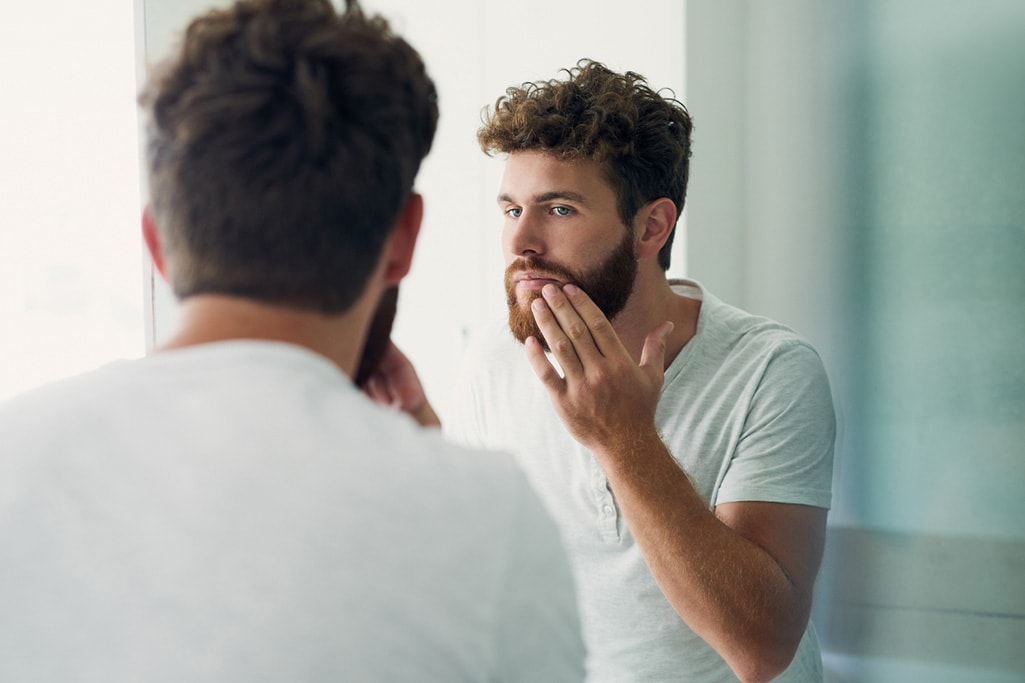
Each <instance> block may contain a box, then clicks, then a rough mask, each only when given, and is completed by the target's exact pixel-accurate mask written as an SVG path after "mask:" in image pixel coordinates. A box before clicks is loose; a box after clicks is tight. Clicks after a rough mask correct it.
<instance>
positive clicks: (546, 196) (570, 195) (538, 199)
mask: <svg viewBox="0 0 1025 683" xmlns="http://www.w3.org/2000/svg"><path fill="white" fill-rule="evenodd" d="M533 199H534V203H535V204H544V203H545V202H551V201H555V200H558V199H562V200H566V201H570V202H576V203H577V204H582V205H584V206H587V205H588V204H589V202H588V201H587V198H586V197H584V195H582V194H580V193H579V192H572V191H570V190H553V191H551V192H542V193H541V194H539V195H534V198H533ZM498 201H499V202H509V203H511V204H515V203H516V202H515V201H513V198H512V197H510V196H509V195H508V194H506V193H504V192H503V193H502V194H500V195H498Z"/></svg>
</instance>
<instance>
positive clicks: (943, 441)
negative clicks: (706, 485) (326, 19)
mask: <svg viewBox="0 0 1025 683" xmlns="http://www.w3.org/2000/svg"><path fill="white" fill-rule="evenodd" d="M214 4H217V3H215V2H210V1H209V0H134V7H133V6H132V5H131V4H130V3H126V2H125V1H124V0H96V1H95V2H92V3H88V4H81V3H73V2H70V0H53V1H51V2H48V3H45V4H39V3H36V4H29V3H21V4H20V5H18V7H17V8H16V9H12V8H8V9H7V10H5V20H4V22H3V23H2V24H0V46H2V47H0V50H2V51H3V56H4V58H3V59H0V82H2V83H4V85H5V88H4V93H3V95H2V97H3V106H2V107H0V188H2V189H0V197H2V201H0V400H2V399H3V398H5V397H7V396H10V395H12V394H14V393H17V392H19V391H22V390H24V389H27V388H30V387H32V386H36V385H38V384H40V383H43V382H45V381H48V380H51V379H55V378H58V377H62V376H66V375H69V374H73V373H76V372H80V371H83V370H86V369H89V368H92V367H95V366H96V365H98V364H100V363H103V362H106V361H108V360H111V359H113V358H121V357H139V356H142V355H144V354H145V353H146V352H147V350H149V349H152V347H153V345H154V344H158V343H159V342H160V340H162V339H163V338H165V337H166V336H167V334H168V333H169V332H170V331H171V330H172V329H173V327H174V324H175V305H174V302H173V300H172V298H171V297H170V296H169V295H168V293H167V290H166V288H165V287H164V286H163V284H162V283H161V282H160V280H159V277H155V276H154V273H153V272H152V269H151V268H150V267H149V264H148V263H147V262H146V260H145V258H144V251H143V247H142V244H141V241H140V239H139V214H140V211H141V207H142V205H143V204H144V203H145V200H146V187H145V183H144V182H142V180H141V179H140V174H139V134H138V133H139V122H138V117H137V111H136V106H135V95H136V92H137V90H138V87H139V85H140V84H141V82H142V81H143V80H144V79H145V74H146V69H147V66H148V65H149V64H151V63H153V62H154V61H156V60H157V59H159V58H160V57H162V56H163V55H164V54H166V52H167V51H168V50H169V49H170V47H171V45H173V43H174V42H175V41H176V40H177V37H178V35H179V34H180V31H181V30H182V28H183V27H184V25H185V23H186V21H187V20H188V18H189V17H191V16H192V15H194V14H196V13H198V12H199V11H202V10H204V9H206V8H207V7H209V6H211V5H214ZM364 6H365V7H366V8H367V9H369V10H372V11H379V12H381V13H383V14H384V15H385V16H387V17H389V18H390V19H391V20H392V23H393V25H394V27H395V28H396V29H397V30H398V31H399V32H400V33H402V34H403V35H405V36H406V37H407V38H408V39H409V41H410V42H411V43H412V44H413V45H415V46H416V47H417V48H418V49H419V50H420V51H421V53H422V54H423V55H424V58H425V60H426V62H427V64H428V67H429V69H430V71H431V72H432V74H433V76H434V77H435V80H436V81H437V83H438V87H439V94H440V99H441V109H442V118H441V124H440V129H439V133H438V137H437V141H436V144H435V148H434V151H433V152H432V154H431V156H430V157H429V158H428V160H427V162H426V163H425V165H424V167H423V170H422V172H421V175H420V178H419V181H418V189H419V190H420V191H422V192H423V193H424V195H425V197H426V202H427V204H426V217H425V224H424V229H423V233H422V237H421V244H420V249H419V251H418V255H417V258H416V261H415V263H414V269H413V272H412V274H411V275H410V277H409V278H408V280H407V281H406V283H405V284H404V286H403V290H402V297H401V299H400V304H399V317H398V320H397V325H396V330H395V338H396V341H397V342H398V343H399V344H400V346H402V347H403V348H404V349H405V350H406V351H407V353H408V354H409V355H410V356H411V357H412V358H413V360H414V362H415V363H416V364H417V366H418V368H419V370H420V372H421V375H422V377H423V379H424V382H425V385H426V387H427V390H428V393H429V394H430V396H431V398H432V400H433V402H434V403H435V404H436V405H437V406H438V407H439V409H440V411H441V413H442V417H444V413H445V405H446V401H447V389H448V386H449V383H450V378H451V375H452V373H453V372H454V371H455V369H456V367H458V363H459V359H460V356H461V353H462V349H463V345H464V344H465V341H466V338H467V336H468V335H469V334H470V333H471V332H472V330H473V329H474V328H475V327H476V326H478V325H480V324H481V323H482V322H484V321H485V320H488V319H492V318H502V317H504V301H503V293H502V285H501V275H502V259H501V254H500V249H499V243H498V237H499V230H500V220H499V219H500V216H499V212H498V210H497V208H496V206H495V203H494V197H495V194H496V191H497V187H498V181H499V178H500V176H501V170H502V162H501V161H500V160H494V159H488V158H486V157H484V156H483V155H482V154H481V153H480V151H479V150H478V149H477V146H476V141H475V137H474V134H475V132H476V129H477V127H478V126H479V123H480V113H481V109H482V108H483V107H484V106H486V105H488V104H490V103H492V102H494V100H495V99H496V98H497V97H498V96H499V95H500V94H502V92H503V91H504V89H505V88H506V87H508V86H510V85H514V84H519V83H521V82H524V81H532V80H538V79H547V78H551V77H554V76H556V75H557V74H558V71H559V69H561V68H564V67H569V66H571V65H572V64H573V63H575V62H576V61H577V60H578V59H579V58H581V57H590V58H594V59H597V60H599V61H603V62H605V63H606V64H608V65H609V66H610V67H612V68H614V69H617V70H626V69H630V70H634V71H637V72H640V73H642V74H644V75H645V76H647V77H648V79H649V82H650V84H651V85H652V86H653V87H655V88H668V89H671V90H672V91H673V92H674V93H675V94H676V95H677V96H678V97H679V98H680V99H682V100H683V101H684V102H685V103H686V104H687V106H688V108H689V109H690V111H691V113H692V115H693V116H694V120H695V133H694V158H693V160H692V180H691V184H690V190H689V193H688V200H687V208H686V210H685V212H684V218H683V220H682V222H681V225H680V228H679V230H678V233H679V234H678V237H677V241H676V246H675V252H674V257H673V268H672V269H671V274H672V275H674V276H686V277H690V278H694V279H697V280H698V281H699V282H701V283H702V284H703V285H705V286H706V287H708V288H709V289H710V290H711V291H713V292H714V293H716V294H717V295H718V296H720V297H721V298H723V299H725V300H727V301H730V302H731V303H734V304H736V305H739V306H741V307H743V308H746V309H748V310H751V311H753V312H756V313H761V314H764V315H768V316H770V317H774V318H776V319H778V320H780V321H782V322H784V323H786V324H788V325H790V326H792V327H794V328H795V329H797V330H798V331H799V332H800V333H802V334H803V335H804V336H806V337H807V338H808V339H809V340H811V342H812V343H813V344H814V345H815V346H816V348H817V349H818V350H819V351H820V353H821V354H822V356H823V359H824V361H825V363H826V367H827V370H828V372H829V374H830V379H831V382H832V385H833V390H834V398H835V403H836V407H837V413H838V418H839V426H840V433H839V436H838V449H837V457H836V467H835V472H834V504H833V509H832V511H831V513H830V527H829V539H828V544H827V551H826V558H825V562H824V565H823V570H822V574H821V576H820V579H819V583H818V585H817V594H816V605H815V611H814V619H815V622H816V625H817V627H818V630H819V634H820V637H821V639H822V641H823V647H824V650H825V657H826V663H827V669H828V670H829V680H830V681H833V682H838V683H846V682H854V681H858V682H861V681H864V682H876V681H879V682H884V683H889V682H891V681H892V682H894V683H897V682H900V683H904V682H907V681H928V682H930V683H933V682H939V683H948V682H949V683H955V682H956V683H961V682H966V681H971V682H982V683H1005V682H1006V683H1010V682H1011V681H1016V682H1020V681H1023V680H1025V648H1022V644H1023V643H1025V497H1023V496H1022V490H1023V484H1025V3H1023V2H1020V1H1019V0H975V1H974V2H971V3H967V2H963V1H961V0H834V1H832V2H828V3H823V2H819V1H818V0H759V1H756V0H687V1H683V0H634V2H631V3H629V4H628V5H627V6H626V7H623V6H621V5H619V4H618V3H617V4H613V3H602V2H593V1H587V0H547V1H546V2H541V1H540V0H521V2H518V3H516V4H515V5H511V4H509V3H499V2H497V1H496V0H480V1H477V0H438V1H436V2H431V3H427V2H421V1H419V0H365V1H364ZM2 452H3V444H0V456H2Z"/></svg>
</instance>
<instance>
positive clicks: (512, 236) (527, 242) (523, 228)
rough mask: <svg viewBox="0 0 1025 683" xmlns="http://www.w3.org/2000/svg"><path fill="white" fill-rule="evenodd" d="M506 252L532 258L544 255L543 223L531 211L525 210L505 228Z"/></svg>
mask: <svg viewBox="0 0 1025 683" xmlns="http://www.w3.org/2000/svg"><path fill="white" fill-rule="evenodd" d="M506 243H507V248H508V250H509V251H510V252H511V253H512V254H515V255H516V256H534V255H540V254H543V253H545V240H544V226H543V222H542V221H541V220H539V217H538V216H537V215H536V213H535V212H533V211H528V210H526V209H524V210H523V212H522V213H521V214H520V216H519V218H516V219H514V220H511V221H509V224H508V225H507V226H506Z"/></svg>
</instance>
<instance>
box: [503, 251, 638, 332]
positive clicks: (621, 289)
mask: <svg viewBox="0 0 1025 683" xmlns="http://www.w3.org/2000/svg"><path fill="white" fill-rule="evenodd" d="M526 270H529V271H536V272H538V273H543V274H545V275H549V276H551V277H552V278H553V279H557V280H561V281H562V282H563V283H565V284H574V285H576V286H577V287H579V288H580V289H582V290H583V291H584V292H585V293H586V294H587V295H588V296H589V297H591V300H592V301H593V302H594V303H595V305H596V306H597V307H598V308H599V309H601V312H602V313H604V314H605V317H606V318H608V319H609V320H610V321H611V320H612V319H613V318H615V317H616V315H618V314H619V312H620V311H622V310H623V308H624V307H625V306H626V302H627V300H628V299H629V298H630V294H631V293H632V292H633V286H634V281H635V280H636V279H637V257H636V255H635V252H634V244H633V234H632V233H630V232H629V231H628V232H626V233H625V234H624V235H623V239H622V240H621V241H620V243H619V244H618V245H616V246H615V248H613V250H612V253H610V254H609V255H608V256H607V257H605V259H604V260H603V261H602V262H601V263H599V264H598V265H597V266H595V267H594V268H591V269H590V270H587V271H582V272H574V271H573V270H570V269H569V268H566V267H564V266H560V265H558V264H556V263H550V262H548V261H545V260H544V259H540V258H534V257H527V258H523V259H518V260H516V261H514V262H513V263H511V264H510V265H509V267H508V268H506V270H505V292H506V302H507V303H508V304H509V330H510V331H511V332H512V335H513V337H515V338H516V339H517V341H519V342H520V343H521V344H522V343H523V342H524V341H526V339H527V337H534V338H535V339H537V340H538V341H539V342H541V346H542V347H544V349H545V351H550V349H549V347H548V341H547V340H546V339H545V337H544V335H543V334H542V333H541V329H540V328H539V327H538V326H537V321H536V320H534V314H533V313H532V312H531V309H530V304H531V303H532V302H533V301H534V299H537V298H539V297H540V296H541V292H540V290H537V291H532V292H530V293H529V294H528V296H529V298H528V299H527V301H525V302H523V303H522V304H521V303H520V302H519V301H518V300H517V298H516V283H515V281H514V277H515V275H516V273H517V272H520V271H526Z"/></svg>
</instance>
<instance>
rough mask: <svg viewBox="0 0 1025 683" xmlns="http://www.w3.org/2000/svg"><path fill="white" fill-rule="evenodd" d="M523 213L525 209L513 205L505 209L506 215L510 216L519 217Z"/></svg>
mask: <svg viewBox="0 0 1025 683" xmlns="http://www.w3.org/2000/svg"><path fill="white" fill-rule="evenodd" d="M522 213H523V209H519V208H516V207H512V208H509V209H506V210H505V215H506V216H509V217H510V218H519V217H520V215H521V214H522Z"/></svg>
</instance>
